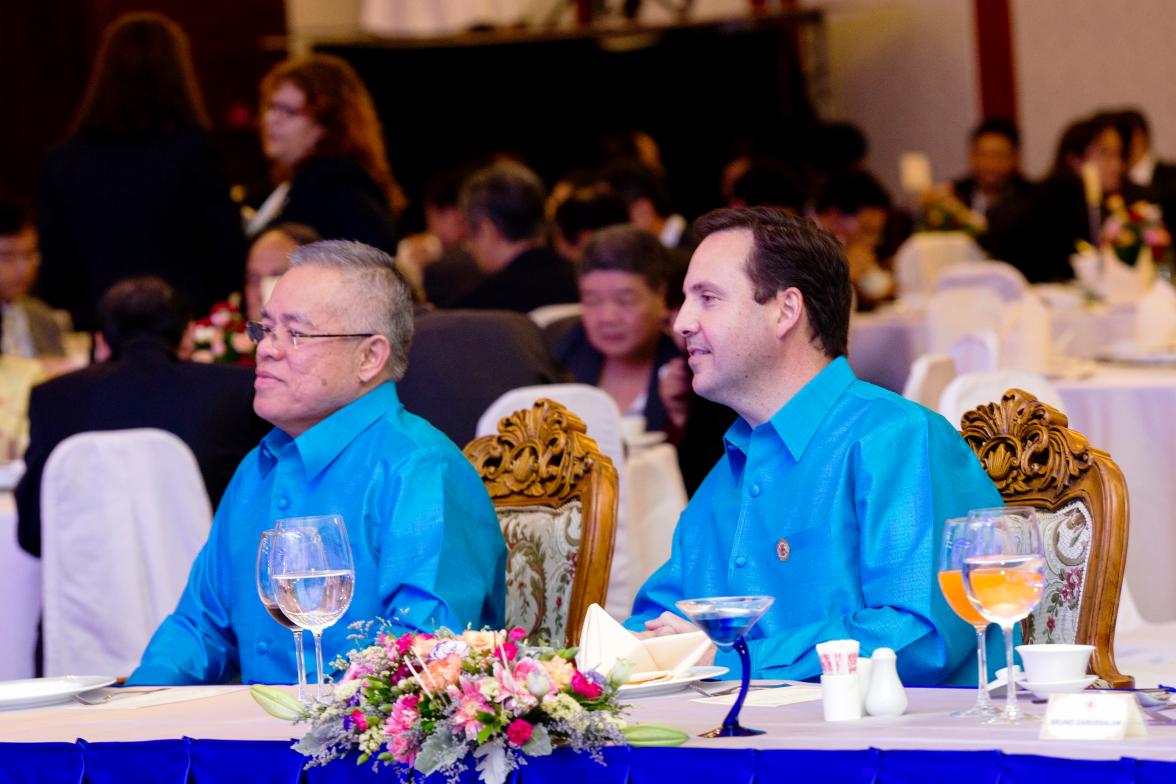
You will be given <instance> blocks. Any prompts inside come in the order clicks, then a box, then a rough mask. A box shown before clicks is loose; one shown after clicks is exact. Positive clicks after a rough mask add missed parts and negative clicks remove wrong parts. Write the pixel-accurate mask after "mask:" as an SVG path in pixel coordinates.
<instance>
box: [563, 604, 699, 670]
mask: <svg viewBox="0 0 1176 784" xmlns="http://www.w3.org/2000/svg"><path fill="white" fill-rule="evenodd" d="M709 646H710V639H709V638H708V637H707V636H706V633H705V632H701V631H699V632H689V633H687V634H672V635H668V636H666V637H651V638H649V639H645V640H643V639H641V638H639V637H638V636H637V635H635V634H633V632H631V631H629V630H628V629H626V628H625V627H624V626H621V624H619V623H618V622H617V621H616V620H615V619H614V618H613V617H612V616H611V615H609V614H608V613H606V612H605V611H604V608H602V607H601V606H600V605H598V604H593V605H592V606H590V607H589V608H588V613H587V614H586V615H585V616H584V626H583V628H582V629H581V630H580V650H579V652H577V653H576V667H578V668H579V669H580V670H596V671H597V672H599V673H601V674H603V675H608V673H609V671H610V670H611V669H612V668H613V665H615V664H616V663H617V660H618V659H625V660H626V661H628V662H629V663H631V664H632V665H633V670H632V672H630V674H629V680H628V682H629V683H647V682H649V681H655V680H667V679H670V678H675V677H677V676H679V675H681V674H682V673H684V672H685V671H686V670H688V669H690V668H691V667H693V666H694V665H695V664H696V663H697V662H698V660H699V659H701V658H702V656H703V654H704V653H706V651H707V648H708V647H709Z"/></svg>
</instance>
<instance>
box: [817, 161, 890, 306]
mask: <svg viewBox="0 0 1176 784" xmlns="http://www.w3.org/2000/svg"><path fill="white" fill-rule="evenodd" d="M815 208H816V219H817V223H819V224H820V225H821V226H823V227H824V228H826V229H828V230H829V231H831V232H832V233H833V234H834V236H836V237H837V239H838V240H840V241H841V244H842V246H843V247H844V248H845V256H846V258H847V259H849V279H850V281H851V282H852V283H853V288H854V294H855V295H856V297H857V306H858V308H859V309H861V310H869V309H870V308H873V307H874V306H875V305H877V304H878V303H879V302H882V301H884V300H887V299H890V298H891V297H893V296H894V275H893V274H892V273H891V271H890V269H891V262H890V259H888V258H884V257H882V256H881V251H880V248H881V246H882V242H883V239H884V237H885V232H886V223H887V221H888V220H889V217H890V212H891V209H890V208H891V202H890V195H889V194H887V193H886V189H885V188H884V187H882V184H881V183H880V182H878V180H877V179H876V178H875V177H874V176H873V175H872V174H870V173H869V172H867V171H864V170H860V169H851V170H847V171H844V172H842V173H840V174H837V175H835V176H833V177H831V178H830V179H829V180H828V181H826V183H825V186H824V188H823V189H822V190H821V192H820V194H819V195H818V196H817V200H816V203H815Z"/></svg>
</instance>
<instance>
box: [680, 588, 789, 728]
mask: <svg viewBox="0 0 1176 784" xmlns="http://www.w3.org/2000/svg"><path fill="white" fill-rule="evenodd" d="M774 601H775V597H772V596H711V597H708V598H705V599H684V600H682V601H680V602H675V604H676V605H677V606H678V609H679V610H681V611H682V612H684V613H686V615H687V617H689V618H690V620H691V621H693V622H694V623H696V624H697V625H698V626H701V627H702V630H703V631H705V632H706V634H707V636H708V637H710V638H711V642H713V643H714V644H715V645H718V646H719V647H720V648H726V647H728V646H733V647H734V648H735V651H736V652H737V653H738V654H739V666H740V668H741V669H742V671H743V672H742V681H741V682H740V685H739V696H738V697H736V698H735V704H734V705H732V706H731V710H730V711H729V712H728V713H727V718H725V719H723V725H722V726H721V727H716V728H715V729H713V730H710V731H709V732H704V733H702V735H700V736H699V737H702V738H728V737H732V736H740V735H762V734H763V733H764V731H763V730H753V729H748V728H747V727H744V726H742V725H740V724H739V710H740V709H741V708H742V707H743V700H744V698H745V697H747V688H748V687H749V686H750V685H751V653H750V652H749V651H748V650H747V640H745V639H744V636H745V635H746V634H747V633H748V632H749V631H751V627H753V626H755V624H756V622H757V621H758V620H759V619H760V617H761V616H762V615H763V614H764V612H766V611H767V609H768V608H769V607H771V606H772V602H774Z"/></svg>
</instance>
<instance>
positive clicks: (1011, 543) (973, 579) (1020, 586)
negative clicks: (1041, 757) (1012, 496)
mask: <svg viewBox="0 0 1176 784" xmlns="http://www.w3.org/2000/svg"><path fill="white" fill-rule="evenodd" d="M1029 511H1030V512H1031V513H1030V514H1025V513H1024V512H1023V511H1022V510H1020V509H1017V508H1011V507H1010V508H1000V509H992V510H977V512H976V513H974V515H972V516H971V520H970V522H969V523H968V534H969V536H971V537H974V539H975V541H974V543H973V546H972V552H971V553H970V554H968V555H965V556H964V591H965V592H966V593H967V595H968V601H970V602H971V603H972V606H973V607H975V608H976V609H977V610H979V611H980V615H982V616H984V617H985V618H987V619H988V620H989V621H991V622H993V623H997V624H1000V628H1001V630H1002V631H1003V632H1004V640H1005V660H1006V666H1007V668H1008V669H1007V670H1006V672H1007V673H1009V676H1008V681H1009V683H1008V687H1007V688H1006V692H1007V694H1008V699H1007V700H1006V702H1005V708H1004V711H1002V712H1001V713H1000V714H998V715H996V716H994V717H992V718H991V719H989V720H988V723H990V724H1019V723H1022V722H1024V721H1027V720H1031V719H1033V717H1031V716H1028V715H1027V714H1025V713H1024V712H1023V711H1022V710H1021V709H1020V708H1019V707H1018V706H1017V685H1016V682H1015V679H1014V677H1013V626H1014V625H1015V624H1016V623H1017V622H1018V621H1020V620H1021V619H1022V618H1024V617H1025V616H1027V615H1028V614H1029V613H1031V612H1032V611H1033V608H1034V607H1036V606H1037V604H1038V602H1040V601H1041V594H1042V591H1043V589H1044V587H1045V556H1044V553H1043V551H1042V547H1041V529H1040V528H1038V526H1037V514H1036V512H1033V511H1032V510H1029Z"/></svg>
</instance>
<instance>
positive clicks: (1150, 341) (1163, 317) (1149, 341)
mask: <svg viewBox="0 0 1176 784" xmlns="http://www.w3.org/2000/svg"><path fill="white" fill-rule="evenodd" d="M1134 335H1135V344H1136V345H1137V346H1139V347H1140V348H1144V349H1164V348H1169V347H1170V346H1172V344H1173V342H1176V290H1173V288H1172V284H1171V283H1169V282H1168V281H1166V280H1162V279H1157V280H1156V281H1155V282H1154V283H1152V285H1151V288H1149V289H1148V291H1147V293H1146V294H1144V295H1143V298H1142V299H1141V300H1139V304H1137V305H1136V306H1135V325H1134Z"/></svg>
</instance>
